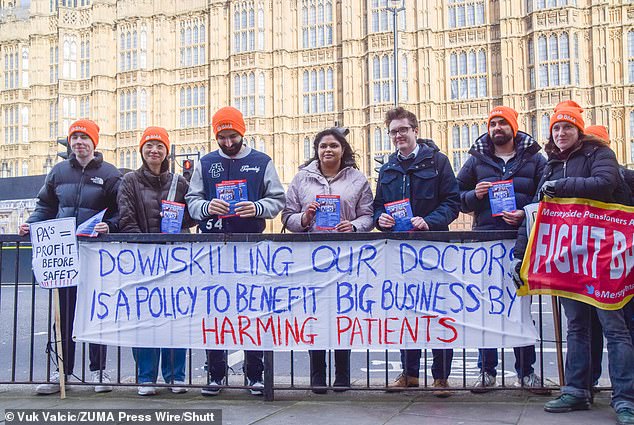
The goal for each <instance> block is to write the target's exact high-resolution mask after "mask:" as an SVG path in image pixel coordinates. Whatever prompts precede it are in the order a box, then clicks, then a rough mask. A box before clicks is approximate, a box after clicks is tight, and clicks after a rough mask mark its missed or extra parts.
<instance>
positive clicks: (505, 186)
mask: <svg viewBox="0 0 634 425" xmlns="http://www.w3.org/2000/svg"><path fill="white" fill-rule="evenodd" d="M492 184H493V186H491V187H490V188H489V202H490V203H491V215H492V216H493V217H497V216H500V215H502V213H503V212H504V211H515V210H516V209H517V205H516V203H515V189H513V180H502V181H497V182H493V183H492Z"/></svg>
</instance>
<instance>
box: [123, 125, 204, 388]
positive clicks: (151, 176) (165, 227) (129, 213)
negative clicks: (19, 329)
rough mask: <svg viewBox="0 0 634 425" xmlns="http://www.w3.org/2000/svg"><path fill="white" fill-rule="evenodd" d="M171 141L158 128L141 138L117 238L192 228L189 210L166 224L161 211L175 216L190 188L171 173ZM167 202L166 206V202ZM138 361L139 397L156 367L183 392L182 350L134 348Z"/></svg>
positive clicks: (152, 385) (125, 187) (150, 384)
mask: <svg viewBox="0 0 634 425" xmlns="http://www.w3.org/2000/svg"><path fill="white" fill-rule="evenodd" d="M169 149H170V140H169V135H168V134H167V131H166V130H165V129H164V128H162V127H148V128H146V129H145V131H144V132H143V135H142V136H141V141H140V142H139V150H140V152H141V158H142V159H143V163H142V164H141V167H139V169H137V170H135V171H133V172H129V173H127V174H126V175H125V176H123V181H122V182H121V187H120V189H119V196H118V197H117V202H118V205H119V216H120V219H119V231H120V232H121V233H187V232H188V230H189V228H190V227H192V226H194V225H195V224H196V223H195V222H194V221H193V220H192V219H191V217H190V215H189V213H188V211H187V208H185V209H184V211H183V213H182V221H179V220H178V219H169V218H168V217H167V215H166V214H165V211H166V210H167V209H169V208H172V211H176V210H178V208H179V205H180V206H183V205H184V204H185V195H186V194H187V190H188V186H189V185H188V184H187V180H186V179H185V177H183V176H180V175H178V174H173V173H171V172H170V169H169V160H168V153H169ZM166 201H167V202H166ZM132 355H133V356H134V360H135V361H136V371H137V374H136V376H137V382H138V383H139V387H138V389H137V394H138V395H141V396H150V395H155V394H157V393H158V392H159V389H158V388H157V387H156V386H155V384H156V381H157V378H158V375H159V368H160V370H161V372H162V375H163V380H164V381H165V383H167V384H170V391H171V392H172V393H175V394H180V393H184V392H186V391H187V389H186V388H185V386H184V385H185V359H186V357H187V350H186V349H184V348H149V347H133V348H132Z"/></svg>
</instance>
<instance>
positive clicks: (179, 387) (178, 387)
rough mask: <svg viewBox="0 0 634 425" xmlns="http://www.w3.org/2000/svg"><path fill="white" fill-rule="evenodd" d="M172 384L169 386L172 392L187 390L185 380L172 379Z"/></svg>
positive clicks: (178, 392) (177, 392) (180, 392)
mask: <svg viewBox="0 0 634 425" xmlns="http://www.w3.org/2000/svg"><path fill="white" fill-rule="evenodd" d="M173 384H174V386H173V387H170V391H171V392H173V393H174V394H184V393H186V392H187V388H186V387H185V381H174V383H173Z"/></svg>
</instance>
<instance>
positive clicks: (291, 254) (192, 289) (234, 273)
mask: <svg viewBox="0 0 634 425" xmlns="http://www.w3.org/2000/svg"><path fill="white" fill-rule="evenodd" d="M513 245H514V242H513V241H494V242H478V243H463V244H451V243H439V242H431V241H397V240H375V241H344V242H341V241H336V242H335V241H329V242H269V241H261V242H257V243H247V242H235V243H227V244H224V243H207V242H194V243H180V244H173V245H158V244H132V243H105V242H91V243H81V244H80V258H81V270H80V275H81V284H80V285H79V287H78V294H77V310H76V315H75V325H74V329H75V335H74V336H75V337H76V339H77V341H88V342H96V343H101V344H108V345H116V346H136V347H172V348H176V347H190V348H218V347H222V348H237V349H263V350H278V351H283V350H290V349H327V348H370V349H385V348H392V349H396V348H451V347H473V348H475V347H492V348H493V347H517V346H522V345H530V344H533V343H534V342H535V341H536V339H537V331H536V329H535V326H534V325H533V322H532V320H531V317H530V301H529V299H528V297H517V296H516V293H515V287H514V286H513V283H512V281H511V278H510V274H509V272H510V269H509V266H510V258H511V255H512V254H511V250H512V247H513Z"/></svg>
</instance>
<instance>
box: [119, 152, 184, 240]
mask: <svg viewBox="0 0 634 425" xmlns="http://www.w3.org/2000/svg"><path fill="white" fill-rule="evenodd" d="M172 176H173V174H172V173H170V172H169V171H168V162H167V160H166V161H164V162H163V164H162V166H161V174H159V175H158V176H157V175H155V174H152V173H151V172H150V170H149V169H148V168H147V166H146V165H145V163H144V164H143V165H142V166H141V168H139V169H138V170H136V171H133V172H130V173H128V174H126V175H125V176H123V181H122V182H121V188H120V189H119V196H118V203H119V212H120V214H121V219H120V221H119V227H120V231H121V232H122V233H161V216H160V213H161V211H162V205H161V201H163V200H167V196H168V194H169V191H170V186H171V185H172ZM188 188H189V184H188V183H187V180H186V179H185V178H184V177H183V176H180V175H179V176H178V184H177V185H176V195H175V197H174V202H180V203H182V204H184V203H185V194H186V193H187V190H188ZM194 224H196V223H195V222H194V221H193V220H192V219H191V217H190V216H189V213H188V211H187V208H185V216H184V217H183V228H189V227H191V226H193V225H194Z"/></svg>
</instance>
